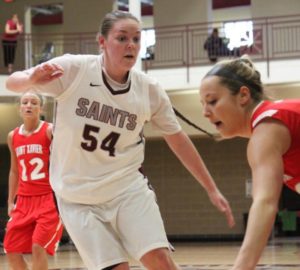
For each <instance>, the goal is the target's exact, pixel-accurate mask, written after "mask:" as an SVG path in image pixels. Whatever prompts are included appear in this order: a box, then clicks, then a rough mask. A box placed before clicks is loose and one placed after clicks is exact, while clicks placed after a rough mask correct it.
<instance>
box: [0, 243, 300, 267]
mask: <svg viewBox="0 0 300 270" xmlns="http://www.w3.org/2000/svg"><path fill="white" fill-rule="evenodd" d="M173 244H174V246H175V248H176V251H175V252H174V253H173V257H174V259H175V261H176V262H177V263H178V264H179V265H180V266H181V269H182V270H228V269H230V267H231V266H232V263H233V261H234V258H235V256H236V253H237V251H238V249H239V245H240V243H239V242H188V243H186V242H185V243H182V242H175V243H173ZM26 259H27V261H28V262H29V264H30V255H26ZM0 269H1V270H9V267H8V264H7V260H6V257H5V255H4V254H3V252H1V255H0ZM49 269H52V270H54V269H55V270H86V268H85V267H84V264H83V263H82V260H81V259H80V256H79V255H78V253H77V251H76V249H75V247H74V246H73V245H70V244H65V245H62V246H61V247H60V248H59V250H58V252H57V254H56V255H55V256H54V257H49ZM131 269H135V270H140V269H143V268H142V267H141V266H140V265H139V263H138V262H136V261H131ZM271 269H272V270H296V269H300V239H299V238H279V239H275V240H271V241H270V242H269V244H268V246H267V247H266V248H265V251H264V254H263V256H262V258H261V260H260V263H259V266H258V267H257V270H271Z"/></svg>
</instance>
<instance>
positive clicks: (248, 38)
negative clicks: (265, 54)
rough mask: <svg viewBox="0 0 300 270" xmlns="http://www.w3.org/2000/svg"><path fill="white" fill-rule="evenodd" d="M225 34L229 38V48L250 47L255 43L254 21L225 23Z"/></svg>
mask: <svg viewBox="0 0 300 270" xmlns="http://www.w3.org/2000/svg"><path fill="white" fill-rule="evenodd" d="M224 34H225V37H226V39H228V45H227V46H228V49H230V50H232V49H233V48H239V47H243V46H246V47H250V46H251V45H252V44H253V23H252V21H243V22H228V23H225V24H224Z"/></svg>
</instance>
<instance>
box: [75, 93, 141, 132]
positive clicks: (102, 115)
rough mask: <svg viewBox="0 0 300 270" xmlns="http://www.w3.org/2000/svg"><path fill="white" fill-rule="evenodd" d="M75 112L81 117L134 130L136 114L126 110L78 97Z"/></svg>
mask: <svg viewBox="0 0 300 270" xmlns="http://www.w3.org/2000/svg"><path fill="white" fill-rule="evenodd" d="M77 105H78V107H77V108H76V111H75V112H76V114H77V115H78V116H81V117H86V118H92V119H94V120H97V121H100V122H103V123H107V124H110V125H112V126H116V127H119V128H123V127H124V126H125V128H126V129H127V130H134V129H135V127H136V125H137V123H136V119H137V115H136V114H131V113H129V112H127V111H123V110H120V109H116V108H113V107H111V106H109V105H105V104H100V102H97V101H93V102H90V101H89V100H88V99H86V98H80V99H79V100H78V103H77Z"/></svg>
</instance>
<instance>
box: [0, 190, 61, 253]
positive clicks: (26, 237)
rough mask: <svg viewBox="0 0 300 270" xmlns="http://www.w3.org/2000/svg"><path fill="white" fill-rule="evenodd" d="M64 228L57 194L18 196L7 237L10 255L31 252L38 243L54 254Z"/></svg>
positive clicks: (9, 222)
mask: <svg viewBox="0 0 300 270" xmlns="http://www.w3.org/2000/svg"><path fill="white" fill-rule="evenodd" d="M62 232H63V226H62V222H61V219H60V217H59V214H58V211H57V208H56V204H55V200H54V195H53V194H52V193H50V194H46V195H41V196H18V198H17V203H16V206H15V208H14V210H13V211H12V213H11V218H10V220H9V221H8V222H7V225H6V232H5V237H4V243H3V246H4V250H5V252H6V253H12V252H14V253H31V252H32V245H33V244H38V245H40V246H42V247H43V248H45V249H46V251H47V253H48V254H50V255H54V253H55V251H56V249H57V247H58V244H59V241H60V238H61V236H62Z"/></svg>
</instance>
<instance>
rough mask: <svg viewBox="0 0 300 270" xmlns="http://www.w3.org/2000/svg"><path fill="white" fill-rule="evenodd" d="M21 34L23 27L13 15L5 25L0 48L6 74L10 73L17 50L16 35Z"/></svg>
mask: <svg viewBox="0 0 300 270" xmlns="http://www.w3.org/2000/svg"><path fill="white" fill-rule="evenodd" d="M22 32H23V25H22V24H21V23H20V22H19V18H18V15H17V14H13V16H12V18H11V19H9V20H7V22H6V24H5V29H4V34H3V37H2V47H3V54H4V57H3V58H4V65H5V67H7V71H8V73H12V71H13V64H14V61H15V53H16V48H17V39H18V35H19V34H21V33H22Z"/></svg>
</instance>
